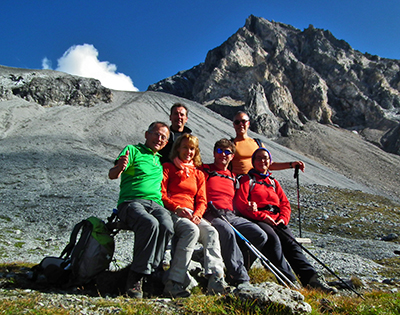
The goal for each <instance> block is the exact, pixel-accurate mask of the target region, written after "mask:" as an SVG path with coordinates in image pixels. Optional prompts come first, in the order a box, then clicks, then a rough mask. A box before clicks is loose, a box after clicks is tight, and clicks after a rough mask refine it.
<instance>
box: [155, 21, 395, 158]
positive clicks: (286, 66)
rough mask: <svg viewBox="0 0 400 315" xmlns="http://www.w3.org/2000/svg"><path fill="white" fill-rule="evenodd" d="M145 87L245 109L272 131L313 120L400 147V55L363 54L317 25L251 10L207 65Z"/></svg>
mask: <svg viewBox="0 0 400 315" xmlns="http://www.w3.org/2000/svg"><path fill="white" fill-rule="evenodd" d="M148 90H152V91H163V92H167V93H172V94H175V95H178V96H182V97H186V98H189V99H191V100H194V101H197V102H200V103H202V104H204V105H206V106H208V107H209V108H211V109H213V110H215V111H217V112H219V113H220V114H222V115H223V116H225V117H227V118H229V119H232V115H233V113H234V112H235V111H236V110H237V109H245V110H247V111H249V113H250V114H251V120H252V127H251V128H252V129H253V130H254V131H256V132H260V133H263V134H265V135H268V136H280V135H284V136H286V135H288V134H290V131H291V130H293V129H301V128H302V125H303V124H304V122H305V121H307V120H314V121H317V122H319V123H323V124H336V125H339V126H340V127H342V128H348V129H353V130H357V131H359V132H361V134H362V131H363V130H364V129H366V128H368V130H369V132H368V138H367V139H368V140H369V141H371V142H373V143H375V144H377V145H378V146H380V147H382V148H383V149H388V150H390V152H397V153H398V152H399V149H400V145H399V144H398V143H397V142H396V141H395V140H396V137H395V136H391V135H392V134H396V130H398V129H396V128H397V126H398V125H399V121H400V61H399V60H391V59H384V58H380V57H378V56H372V55H370V54H368V53H365V54H363V53H361V52H359V51H356V50H354V49H352V48H351V46H350V45H349V44H348V43H346V42H345V41H343V40H338V39H336V38H335V37H334V36H333V35H332V34H331V33H330V32H329V31H327V30H321V29H316V28H314V27H313V26H312V25H310V26H309V27H308V28H307V29H305V30H304V31H301V30H299V29H296V28H294V27H292V26H290V25H286V24H283V23H278V22H273V21H267V20H265V19H263V18H258V17H255V16H250V17H249V18H248V19H247V20H246V24H245V25H244V27H242V28H240V29H239V30H238V31H237V32H236V33H235V34H234V35H232V36H231V37H230V38H229V39H228V40H227V41H226V42H224V43H223V44H222V45H221V46H219V47H216V48H215V49H213V50H211V51H209V52H208V54H207V57H206V59H205V61H204V63H202V64H200V65H198V66H196V67H195V68H193V69H190V70H187V71H181V72H180V73H178V74H176V75H174V76H172V77H170V78H167V79H165V80H163V81H160V82H158V83H156V84H154V85H151V86H149V88H148ZM371 130H372V131H371ZM385 134H386V135H385ZM397 134H398V131H397ZM383 135H385V137H383ZM382 137H383V138H382ZM397 139H398V138H397Z"/></svg>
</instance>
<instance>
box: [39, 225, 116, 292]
mask: <svg viewBox="0 0 400 315" xmlns="http://www.w3.org/2000/svg"><path fill="white" fill-rule="evenodd" d="M79 232H81V234H80V237H79V240H78V242H76V240H77V237H78V234H79ZM111 232H112V231H110V230H109V229H108V228H107V226H106V224H105V223H104V222H103V221H102V220H101V219H99V218H96V217H90V218H88V219H86V220H82V221H81V222H79V223H78V224H76V225H75V227H74V229H73V230H72V233H71V236H70V241H69V243H68V245H67V246H66V247H65V248H64V250H63V251H62V253H61V255H60V256H59V257H51V256H49V257H45V258H44V259H43V260H42V261H41V263H40V264H39V265H37V266H35V267H34V268H33V271H34V273H36V274H35V275H34V279H37V278H38V276H42V278H43V277H44V278H45V280H44V281H45V282H47V283H49V284H54V285H61V286H64V287H65V286H67V287H68V286H72V285H84V284H86V283H88V282H90V281H91V280H92V279H94V278H95V277H96V276H97V275H98V274H99V273H100V272H102V271H104V270H106V269H108V268H109V265H110V262H111V260H112V258H113V255H114V249H115V244H114V238H113V234H112V233H111ZM42 282H43V281H42Z"/></svg>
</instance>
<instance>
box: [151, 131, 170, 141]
mask: <svg viewBox="0 0 400 315" xmlns="http://www.w3.org/2000/svg"><path fill="white" fill-rule="evenodd" d="M149 132H150V133H151V134H153V135H154V136H156V137H157V138H161V141H162V142H165V141H167V140H168V137H167V136H166V135H162V134H161V133H159V132H156V131H149Z"/></svg>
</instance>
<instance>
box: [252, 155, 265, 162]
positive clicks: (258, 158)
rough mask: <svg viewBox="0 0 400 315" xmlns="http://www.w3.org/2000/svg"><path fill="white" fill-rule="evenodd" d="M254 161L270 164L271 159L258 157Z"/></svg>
mask: <svg viewBox="0 0 400 315" xmlns="http://www.w3.org/2000/svg"><path fill="white" fill-rule="evenodd" d="M254 160H256V161H257V162H261V161H265V162H268V161H269V157H268V156H257V157H256V158H255V159H254Z"/></svg>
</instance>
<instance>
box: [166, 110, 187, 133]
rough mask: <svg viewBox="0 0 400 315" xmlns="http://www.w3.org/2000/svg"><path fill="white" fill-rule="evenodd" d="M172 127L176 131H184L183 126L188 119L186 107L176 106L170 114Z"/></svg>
mask: <svg viewBox="0 0 400 315" xmlns="http://www.w3.org/2000/svg"><path fill="white" fill-rule="evenodd" d="M169 120H170V121H171V127H172V130H174V131H183V127H185V124H186V122H187V120H188V118H187V113H186V109H185V108H184V107H175V108H174V109H173V110H172V114H171V115H170V116H169Z"/></svg>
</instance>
